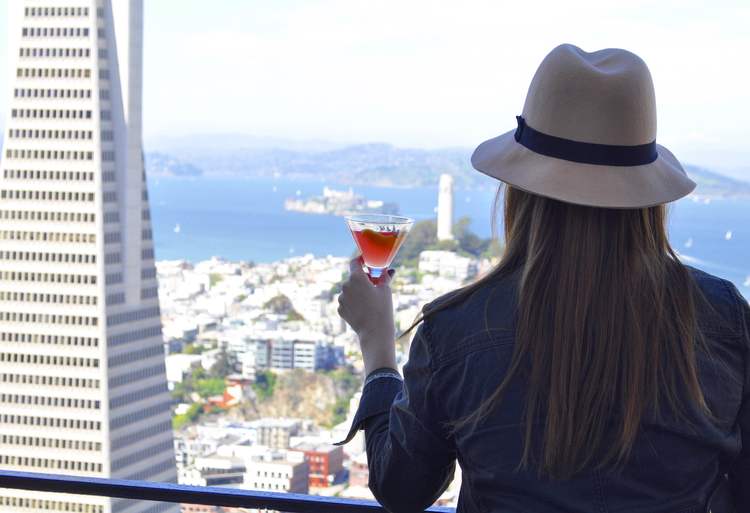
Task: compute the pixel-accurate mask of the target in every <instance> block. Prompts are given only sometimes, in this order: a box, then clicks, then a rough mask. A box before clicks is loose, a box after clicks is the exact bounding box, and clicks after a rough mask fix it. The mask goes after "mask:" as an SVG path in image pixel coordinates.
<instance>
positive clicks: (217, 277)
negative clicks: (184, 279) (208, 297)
mask: <svg viewBox="0 0 750 513" xmlns="http://www.w3.org/2000/svg"><path fill="white" fill-rule="evenodd" d="M223 279H224V276H222V275H221V274H219V273H211V274H209V275H208V285H209V287H210V288H213V287H214V286H215V285H217V284H218V283H219V282H220V281H221V280H223Z"/></svg>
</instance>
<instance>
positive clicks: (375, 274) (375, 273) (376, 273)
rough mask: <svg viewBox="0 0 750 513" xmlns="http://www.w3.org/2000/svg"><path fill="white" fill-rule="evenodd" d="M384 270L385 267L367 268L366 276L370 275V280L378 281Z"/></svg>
mask: <svg viewBox="0 0 750 513" xmlns="http://www.w3.org/2000/svg"><path fill="white" fill-rule="evenodd" d="M385 269H386V268H385V267H368V268H367V274H369V275H370V278H373V279H378V278H380V277H381V276H383V271H385Z"/></svg>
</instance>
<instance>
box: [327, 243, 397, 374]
mask: <svg viewBox="0 0 750 513" xmlns="http://www.w3.org/2000/svg"><path fill="white" fill-rule="evenodd" d="M349 271H350V275H349V279H348V280H347V281H346V283H344V285H343V286H342V287H341V295H339V315H340V316H341V318H342V319H344V320H345V321H346V322H347V323H348V324H349V326H351V327H352V329H353V330H354V331H355V332H356V333H357V335H358V336H359V345H360V347H361V349H362V359H363V360H364V364H365V375H367V374H369V373H370V372H372V371H374V370H376V369H379V368H381V367H390V368H393V369H395V368H396V341H395V338H396V331H395V327H394V323H393V301H392V299H391V287H390V283H391V275H392V270H389V271H388V272H386V273H383V277H382V278H381V280H380V281H379V282H378V284H377V285H374V284H373V283H372V282H371V281H370V278H369V276H368V275H367V274H366V273H365V271H364V269H362V257H357V258H354V259H353V260H351V261H350V262H349Z"/></svg>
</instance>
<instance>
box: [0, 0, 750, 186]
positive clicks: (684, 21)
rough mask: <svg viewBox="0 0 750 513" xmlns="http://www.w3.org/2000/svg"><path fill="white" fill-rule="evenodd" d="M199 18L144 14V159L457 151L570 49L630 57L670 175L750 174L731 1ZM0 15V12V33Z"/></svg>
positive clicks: (196, 14) (255, 9)
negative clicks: (267, 150) (230, 147)
mask: <svg viewBox="0 0 750 513" xmlns="http://www.w3.org/2000/svg"><path fill="white" fill-rule="evenodd" d="M202 6H203V4H202V3H201V2H197V1H194V0H185V1H181V2H177V1H174V0H169V1H168V0H160V1H159V2H151V3H148V4H147V5H146V9H147V19H146V25H145V45H146V54H145V70H146V77H147V78H146V80H145V84H144V85H145V92H144V107H145V108H144V131H145V138H146V144H147V149H149V145H151V146H152V147H153V146H154V145H156V144H157V141H158V137H161V136H164V135H188V134H203V133H214V134H216V133H243V134H251V135H256V136H268V137H281V138H288V139H295V140H325V141H331V142H342V143H352V142H370V141H385V142H389V143H392V144H395V145H397V146H403V147H410V146H415V147H444V146H465V147H472V146H475V145H476V144H478V143H479V142H481V141H482V140H484V139H486V138H488V137H492V136H494V135H497V134H499V133H501V132H504V131H506V130H509V129H511V128H513V126H514V117H513V116H514V115H516V114H518V113H519V111H520V110H521V108H522V106H523V99H524V97H525V94H526V89H527V87H528V83H529V81H530V79H531V76H532V74H533V72H534V70H535V68H536V66H537V65H538V63H539V62H540V60H541V59H542V57H543V56H544V55H545V54H546V53H547V52H548V51H549V50H550V49H551V48H552V47H554V46H555V45H556V44H558V43H561V42H572V43H575V44H578V45H579V46H581V47H582V48H584V49H585V50H588V51H592V50H595V49H598V48H602V47H611V46H619V47H624V48H628V49H630V50H633V51H635V52H636V53H638V54H639V55H641V56H642V57H643V58H644V59H645V60H646V62H647V63H648V64H649V66H650V68H651V70H652V73H653V75H654V81H655V84H656V93H657V100H658V103H659V109H660V110H659V122H660V125H659V136H658V139H659V142H660V143H662V144H665V145H667V146H668V147H670V148H671V149H673V150H674V152H675V153H676V155H677V156H678V157H679V158H680V159H681V160H683V161H685V162H691V163H695V164H699V165H704V166H707V167H710V168H712V169H717V170H721V171H725V172H727V171H729V172H730V174H733V176H743V175H744V176H750V171H748V172H745V173H743V172H742V171H740V170H741V169H747V168H748V167H749V166H750V164H748V162H750V150H748V149H747V146H746V144H745V140H744V135H743V134H744V120H745V119H746V118H747V117H748V116H750V105H749V104H748V103H749V102H747V101H746V93H745V91H746V90H747V89H748V88H750V72H749V71H748V70H747V68H746V67H743V66H732V65H731V63H732V62H742V61H743V60H744V58H745V56H746V55H747V54H748V53H750V37H748V36H747V35H746V31H745V27H744V25H743V20H745V19H747V18H748V15H749V14H750V7H749V6H748V5H747V4H746V3H743V2H739V1H724V2H720V3H718V4H712V6H711V7H710V8H709V7H706V6H704V5H703V4H702V3H701V2H698V1H691V2H671V1H670V2H653V1H638V2H628V3H626V4H622V3H619V4H616V3H614V2H612V3H607V2H605V3H602V2H583V3H579V4H578V5H577V6H575V7H570V6H567V5H562V4H559V3H549V4H547V6H546V7H544V8H540V7H539V6H538V5H536V4H535V5H533V6H532V5H529V6H526V5H521V4H518V3H515V4H508V5H503V4H499V3H496V2H479V1H478V2H473V3H471V4H469V5H465V4H461V5H460V6H459V5H457V4H456V5H453V6H450V5H442V6H437V5H434V4H430V3H426V2H409V3H408V4H407V5H402V4H399V3H396V2H392V3H386V4H379V6H378V7H377V8H373V7H372V6H370V5H367V4H365V3H364V2H360V1H355V2H343V1H340V0H323V1H316V2H292V1H287V2H274V3H273V4H264V3H261V2H238V1H231V0H223V1H217V2H213V3H212V8H211V9H210V10H204V9H203V8H202ZM6 10H7V0H6V1H4V2H0V23H1V24H5V23H6V16H5V11H6ZM540 10H541V11H543V12H544V13H545V16H539V15H538V12H539V11H540ZM520 42H522V44H519V43H520ZM3 45H5V42H4V41H0V55H3V54H6V53H7V47H5V46H3ZM6 63H7V58H6V59H4V60H1V61H0V64H6ZM0 68H2V69H0V73H3V75H2V76H0V89H7V80H8V78H7V72H6V71H5V70H6V68H7V66H0ZM185 105H189V106H190V108H189V109H186V108H185ZM0 107H1V108H7V106H0ZM717 117H718V118H719V119H717ZM150 141H154V143H150Z"/></svg>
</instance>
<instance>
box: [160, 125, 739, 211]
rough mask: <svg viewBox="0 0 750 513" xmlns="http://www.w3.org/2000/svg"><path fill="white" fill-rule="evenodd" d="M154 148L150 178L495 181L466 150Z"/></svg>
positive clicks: (699, 172) (237, 143) (726, 189)
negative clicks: (474, 166)
mask: <svg viewBox="0 0 750 513" xmlns="http://www.w3.org/2000/svg"><path fill="white" fill-rule="evenodd" d="M190 139H191V140H192V139H193V138H190ZM159 150H160V151H158V152H149V153H147V154H146V167H147V171H148V173H149V174H150V175H151V176H162V177H167V176H170V177H198V176H203V177H205V178H271V177H281V178H284V179H290V180H294V179H300V180H316V181H322V182H329V183H336V184H345V185H374V186H383V187H422V186H427V185H435V184H436V183H437V180H438V177H439V175H440V174H441V173H449V174H451V175H453V177H454V179H455V182H456V185H457V186H459V187H469V188H477V187H485V186H494V185H495V183H496V182H495V181H494V180H492V179H491V178H488V177H486V176H484V175H483V174H481V173H478V172H476V171H475V170H474V169H472V168H471V165H470V163H469V162H470V161H469V158H470V156H471V150H469V149H467V148H444V149H414V148H398V147H395V146H392V145H390V144H385V143H369V144H355V145H333V144H330V143H315V142H307V143H297V142H289V141H282V140H269V139H260V140H259V139H257V138H242V137H239V136H236V137H233V138H229V137H226V138H225V137H217V136H211V137H207V138H205V139H202V142H201V143H198V144H196V143H195V142H193V143H192V144H184V143H183V144H181V143H180V139H174V140H172V141H171V142H170V143H168V144H160V145H159ZM685 169H686V171H687V173H688V175H689V176H690V177H691V178H692V179H693V180H694V181H695V182H696V183H697V184H698V187H697V189H696V193H698V194H702V195H706V196H750V182H747V181H743V180H739V179H736V178H731V177H728V176H725V175H722V174H720V173H717V172H715V171H712V170H710V169H706V168H705V167H700V166H695V165H690V164H685Z"/></svg>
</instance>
